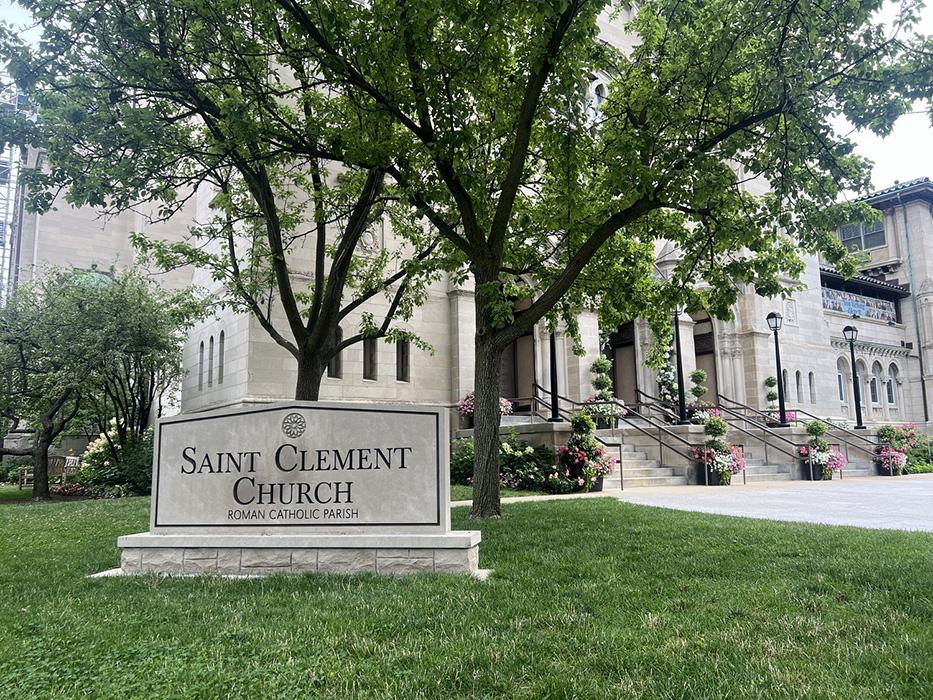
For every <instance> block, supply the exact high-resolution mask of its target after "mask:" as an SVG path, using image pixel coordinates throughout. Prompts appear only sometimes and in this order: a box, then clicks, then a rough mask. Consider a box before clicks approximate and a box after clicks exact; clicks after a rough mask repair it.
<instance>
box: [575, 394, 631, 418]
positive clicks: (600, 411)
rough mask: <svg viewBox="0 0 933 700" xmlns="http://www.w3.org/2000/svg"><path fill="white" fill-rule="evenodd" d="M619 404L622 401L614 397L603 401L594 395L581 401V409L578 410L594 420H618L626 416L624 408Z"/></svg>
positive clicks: (626, 412)
mask: <svg viewBox="0 0 933 700" xmlns="http://www.w3.org/2000/svg"><path fill="white" fill-rule="evenodd" d="M620 403H622V400H621V399H617V398H615V397H613V398H611V399H603V398H600V397H599V396H597V395H596V394H592V395H591V396H588V397H587V398H586V400H584V401H583V408H581V409H580V410H581V411H583V413H585V414H586V415H588V416H593V417H594V418H618V417H619V416H624V415H627V414H628V411H626V410H625V407H624V406H620V405H619V404H620Z"/></svg>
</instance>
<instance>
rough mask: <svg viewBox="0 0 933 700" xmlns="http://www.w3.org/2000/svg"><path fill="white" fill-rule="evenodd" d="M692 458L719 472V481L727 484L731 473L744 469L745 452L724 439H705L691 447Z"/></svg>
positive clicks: (710, 469)
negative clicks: (698, 445)
mask: <svg viewBox="0 0 933 700" xmlns="http://www.w3.org/2000/svg"><path fill="white" fill-rule="evenodd" d="M693 458H694V459H695V460H697V462H699V463H700V464H701V465H702V466H703V467H705V468H706V469H707V470H709V471H711V472H716V473H717V474H719V482H720V483H721V484H728V483H729V482H731V481H732V475H733V474H738V473H739V472H741V471H742V470H743V469H745V466H746V465H745V453H744V452H743V451H742V449H741V448H739V447H736V446H735V445H730V444H729V443H728V442H726V441H725V440H715V439H713V440H707V441H706V442H705V443H704V444H703V446H702V447H694V448H693Z"/></svg>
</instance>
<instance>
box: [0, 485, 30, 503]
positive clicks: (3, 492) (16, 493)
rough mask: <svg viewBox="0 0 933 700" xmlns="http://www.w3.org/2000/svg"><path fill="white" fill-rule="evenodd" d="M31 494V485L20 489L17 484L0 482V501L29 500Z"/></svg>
mask: <svg viewBox="0 0 933 700" xmlns="http://www.w3.org/2000/svg"><path fill="white" fill-rule="evenodd" d="M31 496H32V487H31V486H29V487H27V488H24V489H20V488H19V486H16V485H10V484H0V503H9V502H10V501H23V500H27V501H28V500H29V498H30V497H31Z"/></svg>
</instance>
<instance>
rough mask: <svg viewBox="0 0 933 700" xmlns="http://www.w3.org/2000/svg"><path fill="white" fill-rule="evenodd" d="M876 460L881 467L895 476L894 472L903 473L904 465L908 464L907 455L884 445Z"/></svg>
mask: <svg viewBox="0 0 933 700" xmlns="http://www.w3.org/2000/svg"><path fill="white" fill-rule="evenodd" d="M875 462H876V463H877V464H878V467H879V468H880V469H882V470H884V471H886V472H888V473H889V474H891V475H892V476H893V475H894V474H902V473H903V472H904V467H905V466H906V465H907V455H906V454H904V453H903V452H900V451H898V450H895V449H893V448H891V447H888V446H887V445H884V446H882V448H881V451H880V452H878V456H877V457H876V458H875Z"/></svg>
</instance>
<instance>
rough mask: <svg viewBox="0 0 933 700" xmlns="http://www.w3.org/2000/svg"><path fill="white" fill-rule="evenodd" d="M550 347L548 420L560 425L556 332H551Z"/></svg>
mask: <svg viewBox="0 0 933 700" xmlns="http://www.w3.org/2000/svg"><path fill="white" fill-rule="evenodd" d="M548 345H549V347H548V349H549V350H550V355H551V417H550V418H548V420H549V421H550V422H552V423H559V422H560V420H561V418H560V408H559V407H558V404H557V397H558V394H557V336H556V335H555V334H554V331H551V337H550V339H549V340H548Z"/></svg>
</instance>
